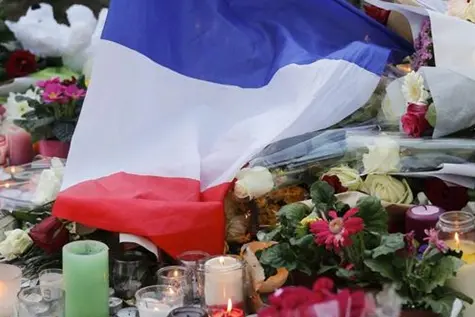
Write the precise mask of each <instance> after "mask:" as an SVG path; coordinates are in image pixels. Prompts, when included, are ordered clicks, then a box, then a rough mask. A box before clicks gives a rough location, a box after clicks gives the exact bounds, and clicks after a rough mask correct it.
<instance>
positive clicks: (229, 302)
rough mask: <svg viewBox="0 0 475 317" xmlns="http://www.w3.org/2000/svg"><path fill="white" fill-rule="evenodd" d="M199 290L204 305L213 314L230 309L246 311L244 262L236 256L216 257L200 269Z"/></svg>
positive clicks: (203, 262) (201, 265)
mask: <svg viewBox="0 0 475 317" xmlns="http://www.w3.org/2000/svg"><path fill="white" fill-rule="evenodd" d="M198 288H199V293H200V294H201V296H202V305H203V306H205V307H207V308H208V309H209V310H210V311H211V312H213V311H220V310H223V311H224V312H226V311H227V309H228V307H230V306H231V307H232V308H233V309H236V310H241V312H243V311H244V310H245V298H246V296H245V291H246V274H245V266H244V263H243V262H242V260H241V259H240V258H238V257H236V256H231V255H225V256H215V257H210V258H208V259H206V260H205V261H202V262H201V263H200V265H199V267H198Z"/></svg>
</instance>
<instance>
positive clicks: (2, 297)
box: [0, 264, 21, 317]
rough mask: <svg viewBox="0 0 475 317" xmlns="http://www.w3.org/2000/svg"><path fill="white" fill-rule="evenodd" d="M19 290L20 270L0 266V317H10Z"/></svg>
mask: <svg viewBox="0 0 475 317" xmlns="http://www.w3.org/2000/svg"><path fill="white" fill-rule="evenodd" d="M20 288H21V269H20V268H19V267H16V266H14V265H8V264H0V317H12V316H13V311H14V307H15V304H16V300H17V294H18V292H19V291H20Z"/></svg>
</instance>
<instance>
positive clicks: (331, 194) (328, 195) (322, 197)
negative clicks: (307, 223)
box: [310, 181, 337, 211]
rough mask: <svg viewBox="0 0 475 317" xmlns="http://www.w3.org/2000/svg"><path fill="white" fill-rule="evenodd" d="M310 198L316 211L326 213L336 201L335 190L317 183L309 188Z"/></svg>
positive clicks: (325, 184) (319, 182) (320, 182)
mask: <svg viewBox="0 0 475 317" xmlns="http://www.w3.org/2000/svg"><path fill="white" fill-rule="evenodd" d="M310 196H311V197H312V201H313V203H314V204H315V207H316V208H317V209H318V210H322V209H323V211H328V209H329V208H330V207H331V206H333V205H334V204H335V203H336V201H337V199H336V197H335V190H334V189H333V187H331V186H330V185H329V184H328V183H327V182H322V181H317V182H315V183H314V184H313V185H312V187H311V188H310Z"/></svg>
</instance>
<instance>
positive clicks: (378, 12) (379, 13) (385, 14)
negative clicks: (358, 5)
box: [364, 4, 391, 25]
mask: <svg viewBox="0 0 475 317" xmlns="http://www.w3.org/2000/svg"><path fill="white" fill-rule="evenodd" d="M364 12H365V13H366V14H367V15H368V16H370V17H372V18H373V19H375V20H376V21H378V22H379V23H381V24H383V25H386V24H388V19H389V15H390V14H391V11H388V10H384V9H381V8H378V7H376V6H373V5H371V4H365V5H364Z"/></svg>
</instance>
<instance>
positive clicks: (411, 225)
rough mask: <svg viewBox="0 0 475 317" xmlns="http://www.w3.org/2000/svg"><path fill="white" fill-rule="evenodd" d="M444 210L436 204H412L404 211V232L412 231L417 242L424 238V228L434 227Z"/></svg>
mask: <svg viewBox="0 0 475 317" xmlns="http://www.w3.org/2000/svg"><path fill="white" fill-rule="evenodd" d="M443 213H444V210H443V209H441V208H439V207H437V206H431V205H428V206H414V207H412V208H409V209H408V210H407V212H406V232H411V231H414V233H415V237H416V239H417V240H418V241H419V242H422V241H423V239H424V238H425V234H424V230H426V229H430V228H435V225H436V224H437V221H439V216H440V215H441V214H443Z"/></svg>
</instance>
